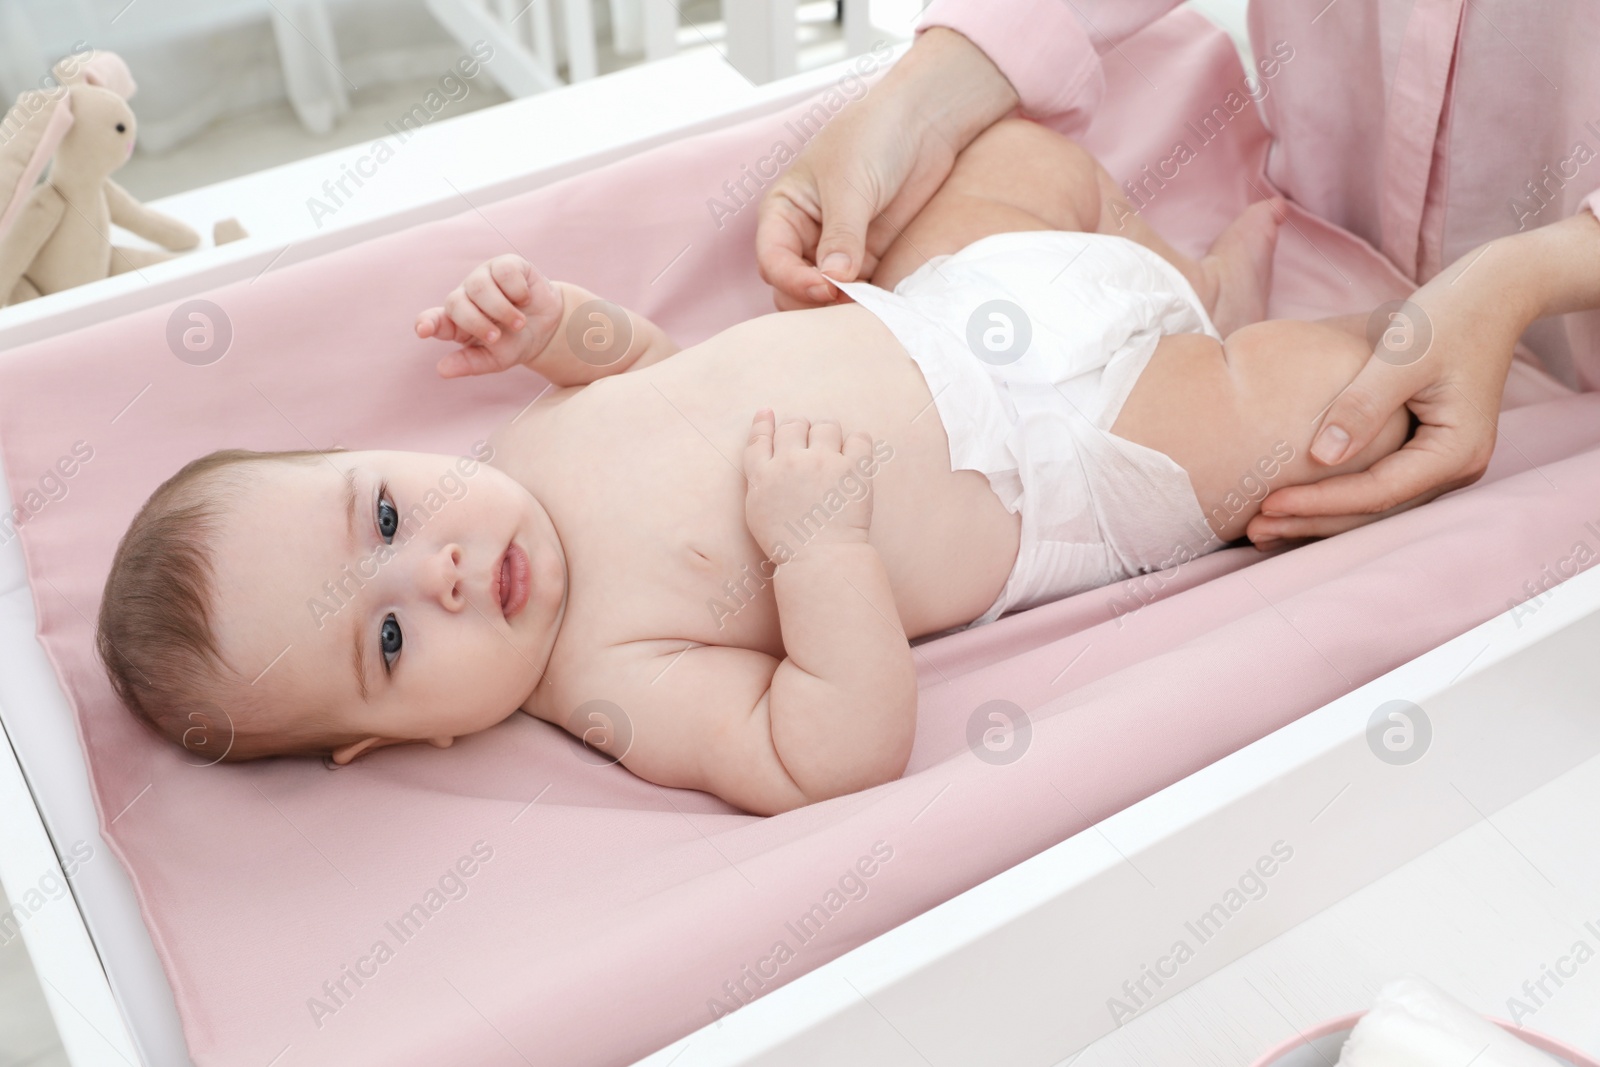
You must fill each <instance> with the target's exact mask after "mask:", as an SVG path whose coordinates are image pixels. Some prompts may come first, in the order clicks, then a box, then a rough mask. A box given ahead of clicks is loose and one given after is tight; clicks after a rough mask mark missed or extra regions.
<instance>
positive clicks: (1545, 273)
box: [1517, 210, 1600, 321]
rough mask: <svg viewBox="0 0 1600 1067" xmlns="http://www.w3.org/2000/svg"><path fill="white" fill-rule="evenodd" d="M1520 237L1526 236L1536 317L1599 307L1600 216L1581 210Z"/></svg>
mask: <svg viewBox="0 0 1600 1067" xmlns="http://www.w3.org/2000/svg"><path fill="white" fill-rule="evenodd" d="M1517 238H1518V239H1521V238H1527V244H1526V246H1525V247H1524V248H1523V249H1522V250H1521V251H1522V254H1523V257H1524V262H1525V269H1526V270H1527V271H1528V287H1529V290H1530V294H1531V297H1532V299H1533V301H1534V308H1533V310H1534V316H1533V317H1534V318H1542V317H1544V316H1545V315H1564V314H1566V313H1567V312H1569V311H1587V310H1589V309H1591V308H1600V219H1596V218H1595V216H1594V213H1593V212H1592V211H1587V210H1585V211H1579V212H1577V213H1576V214H1573V215H1571V216H1569V217H1567V218H1564V219H1562V220H1561V221H1560V222H1552V223H1550V224H1549V225H1548V226H1540V227H1539V228H1538V229H1536V230H1531V231H1529V232H1527V233H1524V234H1518V235H1517ZM1530 321H1531V320H1530Z"/></svg>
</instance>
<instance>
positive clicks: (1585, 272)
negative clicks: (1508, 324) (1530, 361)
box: [1422, 211, 1600, 334]
mask: <svg viewBox="0 0 1600 1067" xmlns="http://www.w3.org/2000/svg"><path fill="white" fill-rule="evenodd" d="M1422 291H1425V292H1427V291H1442V292H1444V293H1447V294H1449V295H1451V296H1456V295H1460V294H1465V293H1472V294H1474V295H1473V299H1474V300H1476V301H1487V302H1489V303H1492V304H1494V305H1497V306H1498V307H1500V308H1502V309H1509V310H1511V311H1512V313H1513V314H1514V316H1515V318H1516V320H1517V326H1516V328H1517V332H1518V333H1519V334H1520V333H1521V332H1522V330H1524V329H1526V328H1527V327H1528V326H1529V325H1531V324H1532V323H1533V321H1534V320H1535V319H1539V318H1543V317H1544V316H1546V315H1564V314H1566V313H1567V312H1569V311H1585V310H1588V309H1591V308H1600V219H1596V218H1595V216H1594V214H1593V213H1592V212H1590V211H1579V212H1577V213H1576V214H1573V215H1570V216H1568V217H1567V218H1564V219H1562V220H1561V221H1560V222H1552V223H1550V224H1549V225H1546V226H1540V227H1539V228H1538V229H1534V230H1526V231H1524V232H1522V233H1515V234H1510V235H1507V236H1505V237H1498V238H1496V239H1495V240H1493V241H1490V242H1488V243H1487V244H1483V245H1480V246H1479V247H1478V248H1476V249H1474V250H1473V251H1472V252H1469V253H1468V254H1467V255H1464V256H1462V257H1461V258H1460V259H1458V260H1456V261H1455V262H1454V263H1451V264H1450V265H1449V266H1448V267H1446V268H1445V269H1444V270H1442V271H1440V272H1439V273H1438V274H1437V275H1435V276H1434V277H1432V278H1430V279H1429V280H1428V284H1427V285H1425V286H1423V289H1422Z"/></svg>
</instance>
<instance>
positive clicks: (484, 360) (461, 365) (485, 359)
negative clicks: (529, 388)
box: [436, 345, 506, 378]
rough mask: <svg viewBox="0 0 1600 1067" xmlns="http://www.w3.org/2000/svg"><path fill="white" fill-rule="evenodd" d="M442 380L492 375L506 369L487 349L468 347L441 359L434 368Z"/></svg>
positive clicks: (502, 361) (503, 361)
mask: <svg viewBox="0 0 1600 1067" xmlns="http://www.w3.org/2000/svg"><path fill="white" fill-rule="evenodd" d="M436 369H437V370H438V372H439V376H440V377H442V378H462V377H466V376H468V375H472V374H494V373H495V372H496V371H502V370H505V369H506V361H505V360H504V359H501V358H500V357H499V356H496V355H495V354H494V353H493V352H490V351H489V350H488V349H487V348H480V347H478V346H477V345H468V346H467V347H465V348H458V349H456V350H455V351H454V352H451V353H450V354H449V355H448V356H445V357H444V358H443V359H441V360H440V361H439V363H438V365H437V367H436Z"/></svg>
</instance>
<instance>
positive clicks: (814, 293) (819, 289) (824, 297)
mask: <svg viewBox="0 0 1600 1067" xmlns="http://www.w3.org/2000/svg"><path fill="white" fill-rule="evenodd" d="M830 292H832V290H830V289H829V288H828V287H827V286H826V285H813V286H812V287H811V288H809V289H807V290H806V295H807V296H809V297H810V298H811V299H812V300H815V301H816V302H817V303H819V304H826V303H827V302H828V294H829V293H830Z"/></svg>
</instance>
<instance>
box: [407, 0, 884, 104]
mask: <svg viewBox="0 0 1600 1067" xmlns="http://www.w3.org/2000/svg"><path fill="white" fill-rule="evenodd" d="M591 2H592V0H554V2H552V0H426V3H427V7H428V10H429V11H430V12H432V13H433V16H434V17H435V18H436V19H438V20H439V23H440V25H442V26H444V27H445V29H446V30H448V31H449V32H450V33H451V35H452V36H454V37H455V38H456V39H457V40H458V41H460V42H461V44H462V46H463V47H466V46H468V45H470V44H471V43H472V42H474V41H478V40H487V41H488V42H489V43H490V44H492V45H493V46H494V48H495V53H496V57H495V63H494V64H493V65H492V66H491V67H490V68H488V69H489V73H490V74H491V76H492V77H494V79H495V80H496V81H497V82H498V83H499V84H500V86H501V88H503V89H505V91H506V92H507V93H508V94H510V95H511V96H514V97H521V96H529V95H532V94H533V93H536V92H543V91H544V90H546V89H551V88H554V87H555V86H557V85H559V84H561V83H562V79H561V78H560V76H559V75H558V73H557V71H558V68H559V67H560V64H561V62H562V61H563V60H565V62H566V64H567V78H566V80H567V81H569V82H579V81H583V80H585V79H587V78H592V77H594V76H595V74H596V73H597V72H598V66H599V65H598V61H597V57H596V46H595V32H594V17H593V13H592V10H591V8H590V3H591ZM608 3H609V5H610V12H611V40H612V47H613V48H615V49H616V51H617V52H618V53H619V54H623V55H629V54H637V53H640V52H642V53H643V54H644V59H645V61H646V62H649V61H651V60H656V59H664V58H666V57H667V56H670V55H672V54H673V53H674V52H676V51H677V48H678V42H677V36H678V26H679V22H680V11H679V6H678V5H679V0H608ZM796 4H797V0H722V16H723V21H724V24H725V25H726V28H727V40H726V52H725V55H726V58H727V60H728V62H729V63H731V64H732V65H733V67H734V69H735V70H737V71H739V73H741V74H743V75H744V76H745V77H746V78H748V79H749V80H750V82H751V83H752V84H755V85H763V84H766V83H767V82H770V81H775V80H776V79H778V78H784V77H788V76H789V75H791V74H794V73H795V72H796V71H797V70H798V69H799V57H800V43H799V36H798V33H797V31H798V28H799V20H798V18H797V12H796ZM869 15H870V12H869V3H868V0H848V2H846V3H845V5H844V39H845V54H846V55H847V56H854V55H859V54H861V53H862V52H865V51H867V49H868V47H869V46H870V43H871V42H870V38H871V34H872V26H871V22H870V18H869Z"/></svg>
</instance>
